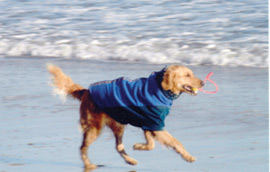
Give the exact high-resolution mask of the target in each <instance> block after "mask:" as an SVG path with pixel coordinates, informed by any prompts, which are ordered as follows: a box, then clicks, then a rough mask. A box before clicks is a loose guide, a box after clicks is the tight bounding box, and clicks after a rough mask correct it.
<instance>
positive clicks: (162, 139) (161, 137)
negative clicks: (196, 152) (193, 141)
mask: <svg viewBox="0 0 270 172" xmlns="http://www.w3.org/2000/svg"><path fill="white" fill-rule="evenodd" d="M152 134H153V136H154V139H156V140H157V141H158V142H159V143H161V144H163V145H165V146H167V147H171V148H173V149H174V150H175V151H176V152H177V153H179V154H180V155H181V156H182V158H183V159H184V160H186V161H188V162H194V161H196V158H195V157H193V156H191V155H190V154H189V153H188V152H187V151H186V149H185V148H184V146H183V145H182V144H181V143H180V142H179V141H178V140H176V139H175V138H174V137H172V136H171V135H170V134H169V133H168V132H167V131H152Z"/></svg>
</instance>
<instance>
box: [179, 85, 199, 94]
mask: <svg viewBox="0 0 270 172" xmlns="http://www.w3.org/2000/svg"><path fill="white" fill-rule="evenodd" d="M183 89H184V90H185V91H186V92H187V93H189V94H191V95H197V94H198V90H199V89H198V88H195V87H191V86H188V85H183Z"/></svg>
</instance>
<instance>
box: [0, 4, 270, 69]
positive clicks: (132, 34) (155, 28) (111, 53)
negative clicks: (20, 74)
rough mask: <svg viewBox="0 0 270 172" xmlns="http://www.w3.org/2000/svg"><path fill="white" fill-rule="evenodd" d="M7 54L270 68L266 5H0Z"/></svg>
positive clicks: (0, 35) (1, 45) (1, 40)
mask: <svg viewBox="0 0 270 172" xmlns="http://www.w3.org/2000/svg"><path fill="white" fill-rule="evenodd" d="M0 9H1V10H0V56H1V57H14V56H15V57H26V56H27V57H51V58H55V57H60V58H65V59H89V60H98V61H110V60H116V61H142V62H147V63H154V64H158V63H181V64H192V65H205V64H210V65H222V66H228V65H229V66H255V67H267V66H268V5H267V0H256V1H243V0H226V1H221V0H208V1H204V0H182V1H174V0H161V1H155V0H136V1H134V0H124V1H104V0H102V1H85V0H74V1H63V0H53V1H52V0H49V1H39V0H27V1H24V0H12V1H10V0H1V1H0Z"/></svg>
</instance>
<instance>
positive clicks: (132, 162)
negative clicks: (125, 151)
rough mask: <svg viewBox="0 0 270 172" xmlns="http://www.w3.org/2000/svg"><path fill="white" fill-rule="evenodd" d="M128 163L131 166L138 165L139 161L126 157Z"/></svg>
mask: <svg viewBox="0 0 270 172" xmlns="http://www.w3.org/2000/svg"><path fill="white" fill-rule="evenodd" d="M125 160H126V162H127V163H128V164H129V165H137V164H138V161H137V160H135V159H133V158H131V157H126V159H125Z"/></svg>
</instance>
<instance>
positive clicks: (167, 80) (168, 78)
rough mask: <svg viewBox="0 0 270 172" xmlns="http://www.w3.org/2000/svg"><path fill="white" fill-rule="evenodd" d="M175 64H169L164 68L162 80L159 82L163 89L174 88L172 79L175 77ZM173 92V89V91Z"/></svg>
mask: <svg viewBox="0 0 270 172" xmlns="http://www.w3.org/2000/svg"><path fill="white" fill-rule="evenodd" d="M176 68H177V66H170V67H168V69H167V70H166V72H165V73H164V75H163V80H162V82H161V86H162V88H163V89H164V90H171V91H173V90H174V87H175V86H174V80H175V78H176V72H175V69H176ZM173 92H174V91H173Z"/></svg>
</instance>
